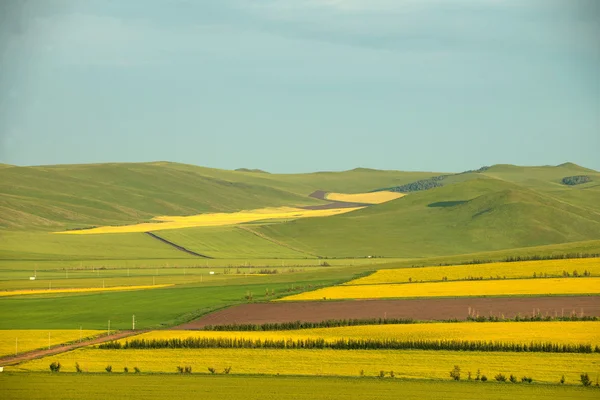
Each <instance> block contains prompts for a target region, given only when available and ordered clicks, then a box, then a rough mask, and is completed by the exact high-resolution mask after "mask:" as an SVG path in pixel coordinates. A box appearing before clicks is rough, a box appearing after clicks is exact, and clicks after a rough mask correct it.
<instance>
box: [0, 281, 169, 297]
mask: <svg viewBox="0 0 600 400" xmlns="http://www.w3.org/2000/svg"><path fill="white" fill-rule="evenodd" d="M168 286H173V285H172V284H168V285H144V286H113V287H107V288H101V287H97V288H91V287H88V288H69V289H33V290H27V289H25V290H5V291H0V297H6V296H23V295H31V294H57V293H87V292H119V291H124V290H146V289H159V288H164V287H168Z"/></svg>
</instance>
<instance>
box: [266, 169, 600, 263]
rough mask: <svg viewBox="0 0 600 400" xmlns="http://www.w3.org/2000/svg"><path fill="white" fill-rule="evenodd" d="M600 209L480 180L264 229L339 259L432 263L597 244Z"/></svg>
mask: <svg viewBox="0 0 600 400" xmlns="http://www.w3.org/2000/svg"><path fill="white" fill-rule="evenodd" d="M561 190H563V189H561ZM574 190H579V189H574ZM581 190H583V189H581ZM595 196H596V198H598V193H595ZM599 207H600V206H596V207H594V208H592V206H589V205H588V206H582V205H580V204H579V203H577V204H574V203H569V202H566V201H563V200H562V199H558V198H556V197H553V196H552V195H551V194H549V193H548V192H540V191H536V190H533V189H532V188H529V187H524V186H520V185H517V184H515V183H510V182H506V181H501V180H498V179H494V178H489V177H485V176H479V177H477V178H476V179H472V180H469V181H466V182H459V183H456V184H452V185H448V186H444V187H439V188H435V189H431V190H428V191H423V192H415V193H411V194H409V195H407V196H404V197H403V198H400V199H398V200H394V201H391V202H387V203H384V204H379V205H374V206H370V207H367V208H365V209H362V210H358V211H355V212H352V213H348V214H343V215H337V216H333V217H330V218H326V219H322V220H318V221H316V220H309V219H305V220H298V221H293V222H290V223H287V224H278V225H268V226H263V227H260V232H262V233H264V234H265V235H267V236H269V237H272V238H274V239H276V240H278V241H281V242H283V243H286V242H287V243H291V244H293V245H294V247H295V248H298V249H301V250H306V251H309V252H313V253H316V254H323V255H328V256H332V257H333V256H335V257H359V256H367V255H372V256H395V257H406V258H410V257H433V256H442V255H453V254H465V253H474V252H482V251H493V250H502V249H510V248H516V247H528V246H541V245H548V244H558V243H565V242H573V241H583V240H590V239H595V240H597V239H600V209H598V208H599Z"/></svg>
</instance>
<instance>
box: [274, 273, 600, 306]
mask: <svg viewBox="0 0 600 400" xmlns="http://www.w3.org/2000/svg"><path fill="white" fill-rule="evenodd" d="M570 294H594V295H598V294H600V278H595V277H592V278H548V279H505V280H487V281H485V280H483V281H454V282H425V283H407V284H403V285H398V284H381V285H354V286H349V285H340V286H332V287H328V288H324V289H318V290H314V291H312V292H304V293H299V294H295V295H291V296H287V297H284V298H282V299H280V300H278V301H297V300H323V299H327V300H341V299H377V298H412V297H468V296H523V295H525V296H527V295H570Z"/></svg>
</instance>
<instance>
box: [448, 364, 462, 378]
mask: <svg viewBox="0 0 600 400" xmlns="http://www.w3.org/2000/svg"><path fill="white" fill-rule="evenodd" d="M450 378H452V379H454V380H455V381H460V367H459V366H458V365H455V366H454V368H453V369H452V371H450Z"/></svg>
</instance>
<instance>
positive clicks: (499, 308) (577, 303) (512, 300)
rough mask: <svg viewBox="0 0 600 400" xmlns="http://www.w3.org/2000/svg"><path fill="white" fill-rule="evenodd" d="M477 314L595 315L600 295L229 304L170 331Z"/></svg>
mask: <svg viewBox="0 0 600 400" xmlns="http://www.w3.org/2000/svg"><path fill="white" fill-rule="evenodd" d="M469 310H471V312H472V313H473V312H474V313H475V314H478V315H480V316H486V317H487V316H490V315H494V316H499V317H502V316H504V317H505V318H514V317H516V316H517V315H520V316H523V317H525V316H531V315H532V314H533V313H534V312H535V313H541V314H542V315H543V316H546V315H549V316H563V315H564V316H569V315H571V313H573V312H574V313H576V314H577V315H578V316H579V315H581V314H582V313H583V315H586V316H600V296H568V297H567V296H564V297H521V298H519V297H489V298H468V299H467V298H457V299H409V300H354V301H315V302H308V301H307V302H289V303H256V304H242V305H239V306H233V307H230V308H226V309H224V310H221V311H217V312H214V313H212V314H208V315H205V316H203V317H202V318H199V319H197V320H195V321H192V322H188V323H186V324H183V325H180V326H177V327H175V328H173V329H202V328H203V327H205V326H206V325H229V324H264V323H281V322H295V321H303V322H320V321H326V320H332V319H337V320H339V319H355V318H357V319H363V318H364V319H366V318H406V319H415V320H422V321H428V320H432V321H441V320H450V319H458V320H466V319H467V317H468V315H469Z"/></svg>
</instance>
